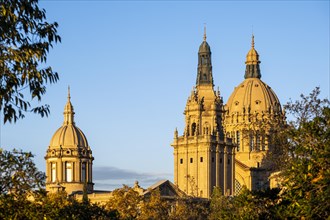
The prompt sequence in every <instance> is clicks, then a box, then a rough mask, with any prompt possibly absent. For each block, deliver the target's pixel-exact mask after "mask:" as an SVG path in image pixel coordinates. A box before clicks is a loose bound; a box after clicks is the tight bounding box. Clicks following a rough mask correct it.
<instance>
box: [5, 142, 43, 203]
mask: <svg viewBox="0 0 330 220" xmlns="http://www.w3.org/2000/svg"><path fill="white" fill-rule="evenodd" d="M32 159H33V155H32V153H31V152H23V151H22V150H16V149H14V150H13V151H12V152H11V151H6V150H2V149H1V148H0V177H1V178H0V196H4V195H10V196H13V197H15V198H16V199H18V198H26V197H27V196H29V195H32V194H34V193H35V192H41V191H43V190H44V186H45V178H46V176H45V174H44V173H43V172H40V171H38V169H37V167H36V166H35V164H34V162H33V160H32Z"/></svg>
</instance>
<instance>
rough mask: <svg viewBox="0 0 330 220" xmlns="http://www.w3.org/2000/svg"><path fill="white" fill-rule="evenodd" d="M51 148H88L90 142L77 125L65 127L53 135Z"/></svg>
mask: <svg viewBox="0 0 330 220" xmlns="http://www.w3.org/2000/svg"><path fill="white" fill-rule="evenodd" d="M49 146H50V147H59V146H62V147H64V148H65V147H74V146H78V147H88V142H87V138H86V136H85V134H84V133H83V132H82V131H81V130H80V129H79V128H78V127H76V126H75V125H73V124H68V125H63V126H62V127H60V128H59V129H57V131H56V132H55V134H54V135H53V137H52V139H51V141H50V144H49Z"/></svg>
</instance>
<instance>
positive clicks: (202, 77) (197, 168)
mask: <svg viewBox="0 0 330 220" xmlns="http://www.w3.org/2000/svg"><path fill="white" fill-rule="evenodd" d="M213 87H214V86H213V75H212V63H211V49H210V46H209V44H208V43H207V42H206V31H205V29H204V40H203V42H202V44H201V45H200V47H199V51H198V67H197V79H196V86H194V87H193V89H192V91H191V94H190V96H189V97H188V100H187V104H186V108H185V110H184V115H185V129H184V132H183V135H182V136H179V134H178V131H177V130H175V132H174V141H173V143H172V144H171V146H172V147H173V149H174V183H175V184H176V185H177V186H178V187H179V188H180V189H181V190H182V191H184V192H185V193H187V194H188V195H191V196H196V197H203V198H210V197H211V194H212V190H213V188H214V187H215V186H218V187H220V188H221V189H222V190H223V193H224V194H225V195H231V194H233V186H234V185H233V179H234V176H233V175H234V150H233V149H234V146H233V144H232V142H231V139H230V138H228V139H225V138H224V134H223V128H222V114H223V101H222V97H220V92H219V90H218V91H217V92H216V91H214V88H213Z"/></svg>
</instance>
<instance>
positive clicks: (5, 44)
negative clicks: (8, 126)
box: [0, 0, 61, 123]
mask: <svg viewBox="0 0 330 220" xmlns="http://www.w3.org/2000/svg"><path fill="white" fill-rule="evenodd" d="M57 27H58V24H57V23H56V22H54V23H48V22H47V21H46V11H45V10H44V9H40V8H39V6H38V0H0V111H3V115H4V123H6V122H7V121H8V122H16V121H17V120H18V119H19V118H24V114H25V112H33V113H36V114H39V115H41V116H42V117H43V116H48V114H49V105H42V106H36V107H31V103H30V100H33V101H34V100H37V101H39V102H40V101H41V97H42V95H44V94H45V93H46V84H48V83H49V84H52V83H56V82H57V81H58V79H59V77H58V73H57V72H54V71H53V70H52V68H51V67H50V66H48V67H47V66H46V67H45V63H46V60H47V55H48V52H49V49H50V48H52V47H53V45H54V43H57V42H60V41H61V38H60V36H59V35H58V34H57ZM26 90H28V91H26Z"/></svg>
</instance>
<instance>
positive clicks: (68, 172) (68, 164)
mask: <svg viewBox="0 0 330 220" xmlns="http://www.w3.org/2000/svg"><path fill="white" fill-rule="evenodd" d="M65 180H66V181H67V182H72V163H71V162H65Z"/></svg>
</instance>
